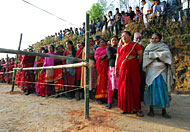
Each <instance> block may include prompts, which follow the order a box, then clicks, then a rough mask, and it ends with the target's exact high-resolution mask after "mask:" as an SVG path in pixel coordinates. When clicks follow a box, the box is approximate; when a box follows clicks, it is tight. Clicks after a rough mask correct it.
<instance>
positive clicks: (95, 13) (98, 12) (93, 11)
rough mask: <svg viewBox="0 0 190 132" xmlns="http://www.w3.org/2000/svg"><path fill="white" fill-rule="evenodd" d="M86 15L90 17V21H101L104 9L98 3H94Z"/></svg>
mask: <svg viewBox="0 0 190 132" xmlns="http://www.w3.org/2000/svg"><path fill="white" fill-rule="evenodd" d="M88 13H89V15H90V20H93V19H96V18H97V17H99V18H100V19H101V20H102V19H103V16H104V7H103V6H101V5H100V3H94V4H93V5H92V7H91V8H90V10H89V11H88Z"/></svg>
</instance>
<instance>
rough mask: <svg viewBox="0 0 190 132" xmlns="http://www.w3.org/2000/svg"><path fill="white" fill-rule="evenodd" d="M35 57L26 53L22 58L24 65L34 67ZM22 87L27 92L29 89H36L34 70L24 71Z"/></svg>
mask: <svg viewBox="0 0 190 132" xmlns="http://www.w3.org/2000/svg"><path fill="white" fill-rule="evenodd" d="M34 61H35V57H34V56H28V55H24V56H23V59H22V63H23V67H24V68H27V67H33V66H34ZM21 88H22V91H24V92H26V91H27V90H33V89H34V71H31V70H27V71H22V74H21Z"/></svg>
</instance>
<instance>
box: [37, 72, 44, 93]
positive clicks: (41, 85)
mask: <svg viewBox="0 0 190 132" xmlns="http://www.w3.org/2000/svg"><path fill="white" fill-rule="evenodd" d="M45 75H46V71H43V72H41V71H39V74H38V88H39V91H40V95H42V96H45V90H46V84H45Z"/></svg>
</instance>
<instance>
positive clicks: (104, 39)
mask: <svg viewBox="0 0 190 132" xmlns="http://www.w3.org/2000/svg"><path fill="white" fill-rule="evenodd" d="M101 40H103V41H104V42H105V43H106V44H107V41H106V40H105V39H103V38H101V39H100V40H99V42H100V41H101Z"/></svg>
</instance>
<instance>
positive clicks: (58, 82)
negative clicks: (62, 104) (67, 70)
mask: <svg viewBox="0 0 190 132" xmlns="http://www.w3.org/2000/svg"><path fill="white" fill-rule="evenodd" d="M56 55H61V56H62V55H63V46H62V45H58V46H57V47H56ZM54 65H55V66H57V65H63V61H62V60H61V59H54ZM54 83H55V92H56V94H59V93H60V92H61V91H62V90H63V84H64V79H63V69H54ZM55 97H59V95H56V96H55Z"/></svg>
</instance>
